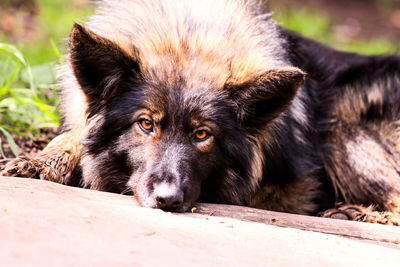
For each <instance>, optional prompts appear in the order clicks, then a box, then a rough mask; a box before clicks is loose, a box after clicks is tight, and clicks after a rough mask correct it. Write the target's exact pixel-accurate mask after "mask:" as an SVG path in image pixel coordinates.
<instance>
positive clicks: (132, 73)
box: [70, 25, 304, 211]
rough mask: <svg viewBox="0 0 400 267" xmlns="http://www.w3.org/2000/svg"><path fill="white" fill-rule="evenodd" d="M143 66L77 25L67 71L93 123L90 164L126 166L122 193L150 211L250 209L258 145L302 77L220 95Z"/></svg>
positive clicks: (267, 75) (271, 78)
mask: <svg viewBox="0 0 400 267" xmlns="http://www.w3.org/2000/svg"><path fill="white" fill-rule="evenodd" d="M140 58H141V57H140V51H138V50H136V49H135V48H134V47H132V48H131V52H130V53H127V52H126V49H122V48H121V47H120V46H119V45H117V44H116V43H115V42H112V41H110V40H107V39H105V38H102V37H100V36H98V35H96V34H95V33H93V32H91V31H90V30H88V29H86V28H85V27H83V26H81V25H75V27H74V29H73V31H72V33H71V37H70V60H71V66H72V70H73V72H74V75H75V77H76V79H77V81H78V83H79V84H80V87H81V89H82V90H83V92H84V93H85V95H86V98H87V114H88V120H89V121H90V120H91V119H93V118H96V122H97V125H96V127H94V128H93V129H91V130H90V131H89V136H88V137H87V138H88V140H89V141H87V142H86V144H87V146H89V147H90V149H89V152H90V153H91V154H92V156H93V158H96V157H98V158H100V157H102V158H103V159H104V158H106V159H107V157H108V158H109V159H110V160H109V161H111V158H112V157H113V156H114V155H117V154H118V155H121V154H123V155H124V156H123V157H118V160H119V161H120V162H116V160H115V159H114V160H113V163H112V164H114V165H115V166H127V169H129V175H128V176H129V181H128V182H127V185H128V186H129V187H131V188H132V191H133V193H134V195H135V197H136V198H137V199H138V201H139V202H140V203H141V205H143V206H146V207H153V208H161V209H164V210H173V211H185V210H187V209H188V208H189V207H191V205H192V204H193V203H194V202H196V201H197V200H198V199H199V197H200V199H201V200H202V201H218V202H225V203H235V204H246V203H248V202H249V200H250V195H251V194H252V193H253V191H254V189H255V188H256V187H257V185H256V182H255V180H256V179H260V177H253V176H255V174H254V171H253V170H252V168H253V167H254V162H255V161H256V158H257V157H258V158H260V157H261V158H262V156H260V155H258V156H257V154H260V153H261V152H260V151H259V150H257V151H255V148H256V147H257V148H258V149H262V148H260V147H259V146H257V140H256V139H257V138H256V136H257V135H260V134H262V133H263V131H264V130H265V129H266V127H267V125H269V123H270V122H271V121H273V120H274V118H276V117H277V116H278V114H280V113H281V112H282V111H283V110H284V109H285V108H286V107H287V106H288V105H289V103H290V101H291V100H292V99H293V97H294V95H295V93H296V90H297V88H298V87H299V86H300V85H301V83H302V82H303V79H304V74H303V73H302V72H301V71H300V70H298V69H297V68H293V67H288V68H281V69H272V70H268V71H264V72H261V73H256V74H254V75H251V77H249V78H248V79H247V80H246V81H244V82H240V83H236V84H234V83H229V84H228V83H225V84H224V85H222V86H220V85H218V83H217V82H215V81H213V80H208V79H204V78H203V79H197V78H196V77H194V76H193V79H191V77H190V75H189V76H188V75H181V74H182V71H184V70H182V69H179V68H177V69H175V70H171V72H170V73H166V72H158V71H157V70H155V69H154V68H153V69H149V68H148V66H147V67H146V62H142V61H141V60H140ZM146 68H147V69H146ZM158 69H160V68H158ZM186 74H187V73H186ZM202 77H204V76H202ZM99 118H100V119H99ZM99 155H101V156H99ZM118 160H117V161H118ZM258 163H260V162H258ZM104 164H105V165H107V164H109V163H108V162H107V160H105V161H104ZM261 164H262V162H261ZM259 168H262V167H259ZM116 173H118V172H116ZM258 175H261V174H260V173H259V174H258ZM113 179H114V181H115V180H117V179H118V177H113ZM125 182H126V181H125Z"/></svg>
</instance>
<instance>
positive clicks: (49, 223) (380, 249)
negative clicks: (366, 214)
mask: <svg viewBox="0 0 400 267" xmlns="http://www.w3.org/2000/svg"><path fill="white" fill-rule="evenodd" d="M218 208H221V210H218ZM228 209H229V210H231V216H232V217H237V218H240V219H241V220H253V221H255V220H260V221H262V222H263V223H255V222H247V221H241V220H237V219H231V218H226V217H219V216H224V215H229V214H226V213H223V212H226V211H227V210H228ZM196 211H199V212H201V213H202V214H200V213H193V214H192V213H185V214H173V213H168V212H163V211H161V210H154V209H146V208H141V207H138V206H137V203H135V201H134V200H133V198H132V197H128V196H122V195H117V194H112V193H106V192H98V191H92V190H85V189H80V188H73V187H67V186H63V185H59V184H55V183H51V182H47V181H40V180H30V179H16V178H0V262H1V265H2V266H71V265H73V266H94V265H95V266H110V265H112V266H113V265H118V266H154V265H156V266H159V265H169V264H171V265H172V264H173V265H174V266H187V265H191V266H204V265H221V266H232V265H235V266H249V265H250V266H265V265H272V266H275V265H279V266H282V265H283V266H293V265H296V266H349V265H362V266H377V265H378V264H379V265H381V264H385V265H386V264H388V265H389V264H390V265H393V266H396V264H398V259H399V258H400V249H397V248H394V247H385V246H381V245H379V244H371V243H364V242H361V241H357V240H350V239H348V238H343V237H340V236H335V235H330V234H323V233H318V232H310V231H303V230H298V229H293V228H290V227H289V228H284V227H278V226H275V225H267V224H264V223H265V222H272V223H276V222H277V221H280V220H281V218H280V217H276V215H277V214H275V213H270V212H267V211H260V212H261V213H257V211H255V210H253V209H248V208H243V207H232V206H227V207H226V206H220V205H210V204H200V205H199V206H198V208H197V210H196ZM265 212H266V213H265ZM211 213H213V214H211ZM217 213H219V214H220V215H219V216H216V214H217ZM266 214H270V215H271V214H272V215H271V217H270V218H269V219H268V218H267V215H266ZM210 215H211V216H210ZM261 215H262V216H264V218H263V219H262V220H261V219H260V218H261V217H260V216H261ZM281 215H282V216H283V217H282V218H285V216H286V215H287V214H286V215H285V214H281ZM252 216H254V217H252ZM257 218H258V219H257ZM266 218H267V219H266ZM304 218H309V217H307V216H300V217H299V220H300V221H302V220H303V219H304ZM291 219H292V217H287V218H286V219H284V220H283V219H282V223H281V224H284V223H283V221H286V224H288V225H289V226H290V225H291V223H292V221H291ZM309 219H311V220H314V219H315V221H313V222H314V223H317V222H319V221H320V219H321V218H312V217H311V218H309ZM336 222H338V223H339V225H340V223H342V221H336ZM332 223H333V220H332ZM356 224H357V225H358V226H359V228H364V227H368V226H367V225H369V224H365V223H356ZM295 225H296V224H295ZM304 225H306V226H307V223H305V224H304ZM304 225H303V227H306V226H304ZM298 227H300V226H298ZM377 227H378V228H376V229H379V230H380V229H383V228H385V226H381V225H377ZM338 228H339V229H340V226H339V227H338ZM389 228H391V227H389ZM391 229H392V228H391ZM359 230H360V229H358V231H359Z"/></svg>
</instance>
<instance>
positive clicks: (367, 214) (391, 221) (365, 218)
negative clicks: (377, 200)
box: [319, 205, 400, 226]
mask: <svg viewBox="0 0 400 267" xmlns="http://www.w3.org/2000/svg"><path fill="white" fill-rule="evenodd" d="M319 216H321V217H325V218H332V219H341V220H352V221H359V222H369V223H380V224H387V225H396V226H400V215H399V214H397V213H392V212H379V211H375V210H374V209H373V208H372V206H369V207H363V206H360V205H341V206H337V207H336V208H334V209H329V210H326V211H324V212H322V213H320V214H319Z"/></svg>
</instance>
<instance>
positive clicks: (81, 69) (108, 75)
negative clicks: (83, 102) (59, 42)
mask: <svg viewBox="0 0 400 267" xmlns="http://www.w3.org/2000/svg"><path fill="white" fill-rule="evenodd" d="M69 46H70V57H71V65H72V69H73V72H74V74H75V77H76V78H77V80H78V82H79V84H80V86H81V88H82V90H83V91H84V92H85V94H86V95H87V97H88V99H89V102H100V101H102V100H107V98H109V97H111V96H113V95H114V94H116V92H117V89H118V88H119V87H121V83H122V82H125V83H126V82H128V81H129V82H131V83H132V82H138V81H139V80H140V66H139V62H138V61H137V60H135V59H134V58H133V57H132V56H130V55H128V54H127V53H125V52H124V51H123V50H122V49H121V48H120V47H119V46H118V45H116V44H115V43H114V42H112V41H110V40H108V39H105V38H103V37H100V36H98V35H97V34H95V33H94V32H92V31H90V30H89V29H87V28H86V27H84V26H82V25H79V24H75V25H74V27H73V29H72V31H71V34H70V41H69ZM133 49H134V48H133V47H132V50H133Z"/></svg>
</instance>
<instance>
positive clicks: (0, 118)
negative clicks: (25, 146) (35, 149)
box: [0, 43, 59, 157]
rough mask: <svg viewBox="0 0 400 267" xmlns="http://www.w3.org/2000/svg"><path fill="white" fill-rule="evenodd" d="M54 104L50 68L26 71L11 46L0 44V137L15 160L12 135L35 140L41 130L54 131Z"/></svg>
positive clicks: (52, 71)
mask: <svg viewBox="0 0 400 267" xmlns="http://www.w3.org/2000/svg"><path fill="white" fill-rule="evenodd" d="M57 103H58V95H57V92H56V85H55V71H54V66H53V65H52V64H46V65H38V66H33V67H30V66H29V64H27V62H26V61H25V58H24V56H23V55H22V53H21V52H20V51H19V50H18V49H17V48H16V47H15V46H13V45H10V44H6V43H0V134H1V135H4V136H5V137H6V140H7V142H8V144H9V145H10V148H11V150H12V152H13V154H15V156H17V150H16V145H15V142H14V140H13V137H12V133H13V134H16V135H19V136H29V137H30V138H32V139H35V138H36V137H37V136H39V134H40V131H39V130H40V129H41V128H46V127H58V125H59V116H58V114H57V112H56V108H55V106H56V105H57ZM0 154H1V155H2V156H3V157H5V156H4V152H3V150H2V146H1V144H0Z"/></svg>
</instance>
